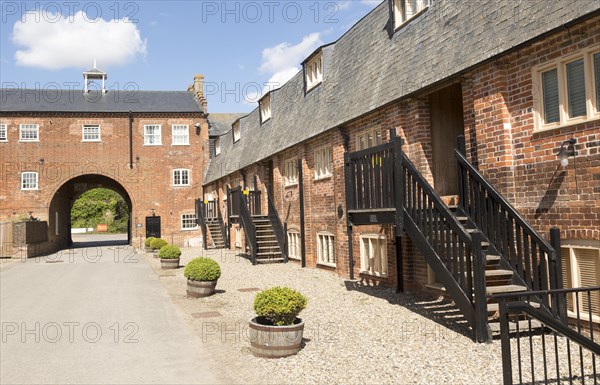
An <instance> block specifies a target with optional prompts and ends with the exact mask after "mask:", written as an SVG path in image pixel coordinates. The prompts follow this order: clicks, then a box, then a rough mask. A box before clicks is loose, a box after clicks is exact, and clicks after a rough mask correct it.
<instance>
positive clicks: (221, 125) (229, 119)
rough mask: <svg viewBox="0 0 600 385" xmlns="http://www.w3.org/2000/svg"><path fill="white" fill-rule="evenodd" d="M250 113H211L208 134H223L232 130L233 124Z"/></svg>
mask: <svg viewBox="0 0 600 385" xmlns="http://www.w3.org/2000/svg"><path fill="white" fill-rule="evenodd" d="M246 115H248V114H243V113H242V114H239V113H235V114H233V113H211V114H210V115H208V135H209V136H221V135H224V134H226V133H227V131H229V130H231V125H232V124H233V123H234V122H235V121H236V120H238V119H240V118H243V117H244V116H246Z"/></svg>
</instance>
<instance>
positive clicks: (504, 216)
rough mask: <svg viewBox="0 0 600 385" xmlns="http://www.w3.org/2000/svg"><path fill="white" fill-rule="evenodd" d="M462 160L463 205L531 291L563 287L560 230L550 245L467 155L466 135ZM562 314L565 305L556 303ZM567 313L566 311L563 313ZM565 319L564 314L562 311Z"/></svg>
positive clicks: (461, 146) (460, 152)
mask: <svg viewBox="0 0 600 385" xmlns="http://www.w3.org/2000/svg"><path fill="white" fill-rule="evenodd" d="M455 153H456V159H457V161H458V177H459V206H460V209H461V210H462V211H463V212H464V214H465V215H466V216H468V217H469V219H470V220H471V221H472V222H473V224H474V225H475V226H477V227H478V228H479V229H480V230H481V232H482V233H483V234H484V235H485V236H486V237H487V239H488V240H489V242H490V244H491V246H492V247H493V248H494V249H495V250H496V251H497V252H498V254H499V255H500V256H501V257H502V259H503V260H504V261H505V262H506V263H507V264H508V265H510V266H511V267H512V269H513V270H514V271H515V273H516V274H517V275H518V277H519V278H520V279H521V281H522V282H521V283H523V284H525V286H527V287H528V288H529V289H530V290H549V289H561V288H562V283H563V281H562V267H561V258H560V254H559V253H560V233H559V232H558V231H553V232H552V233H551V234H552V238H553V239H552V243H553V246H554V247H553V246H551V245H550V243H548V242H547V241H546V240H545V239H544V238H542V236H541V235H540V234H539V233H538V232H537V231H536V230H535V229H534V228H533V227H532V226H531V225H530V224H529V223H527V221H526V220H525V219H524V218H523V217H522V216H521V215H520V214H519V213H518V212H517V210H516V209H515V208H514V207H513V206H512V205H511V204H510V203H509V202H508V201H507V200H506V199H505V198H504V197H503V196H502V195H501V194H500V193H499V192H498V191H497V190H496V189H495V188H494V187H493V186H492V185H491V184H490V183H489V182H488V181H487V179H486V178H485V177H484V176H483V175H481V173H480V172H479V171H478V170H477V169H476V168H475V167H474V166H473V165H472V164H471V163H469V161H468V160H467V159H466V157H465V155H464V154H465V144H464V137H463V136H460V137H459V139H458V149H457V150H456V151H455ZM553 307H554V308H553V311H554V312H555V313H561V312H563V309H564V304H561V303H560V302H559V303H558V304H555V305H554V306H553ZM563 313H564V312H563ZM562 317H563V318H564V314H562Z"/></svg>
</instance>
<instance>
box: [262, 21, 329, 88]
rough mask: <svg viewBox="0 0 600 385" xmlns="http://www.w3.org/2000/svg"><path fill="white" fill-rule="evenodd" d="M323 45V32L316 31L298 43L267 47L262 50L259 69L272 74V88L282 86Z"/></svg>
mask: <svg viewBox="0 0 600 385" xmlns="http://www.w3.org/2000/svg"><path fill="white" fill-rule="evenodd" d="M321 45H323V42H322V41H321V34H320V33H318V32H314V33H311V34H309V35H307V36H304V37H303V38H302V41H301V42H300V43H298V44H296V45H291V44H290V43H281V44H277V45H276V46H274V47H270V48H265V49H264V50H263V52H262V64H261V65H260V67H259V68H258V70H259V71H260V72H261V73H267V74H270V78H269V84H270V86H269V87H270V88H278V87H281V86H282V85H283V84H284V83H285V82H287V81H288V80H290V79H291V78H292V77H294V75H296V73H298V71H300V63H302V62H303V61H304V59H306V57H307V56H308V55H310V54H311V53H312V52H313V51H314V50H315V49H317V48H318V47H319V46H321ZM266 88H268V87H266Z"/></svg>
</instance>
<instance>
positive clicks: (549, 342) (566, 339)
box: [493, 287, 600, 385]
mask: <svg viewBox="0 0 600 385" xmlns="http://www.w3.org/2000/svg"><path fill="white" fill-rule="evenodd" d="M511 296H512V297H513V298H514V294H512V295H511V294H497V295H495V296H493V298H494V299H496V300H500V301H503V300H507V299H508V298H510V297H511ZM519 297H521V299H522V300H521V301H510V302H501V303H500V333H501V334H500V335H501V340H502V367H503V373H504V378H503V380H504V384H505V385H511V384H514V383H518V384H536V383H545V384H548V383H558V384H560V383H561V382H565V383H573V382H574V381H576V382H577V383H581V384H586V383H588V384H592V383H593V384H598V382H600V377H599V375H600V367H599V366H598V365H600V357H599V355H600V345H599V344H598V341H599V338H598V334H599V333H600V323H599V322H600V314H599V313H600V287H589V288H578V289H558V290H545V291H532V292H527V293H525V294H522V295H521V294H520V295H519ZM539 297H550V302H560V301H561V300H564V299H565V297H567V298H569V306H570V309H569V310H570V311H569V313H568V319H567V320H561V319H560V317H557V316H555V315H553V314H551V313H549V312H548V311H546V310H544V309H541V308H539V306H538V302H537V301H538V298H539ZM511 336H513V337H515V338H512V339H511ZM513 347H514V348H516V349H515V350H516V351H515V350H513ZM515 364H516V365H515Z"/></svg>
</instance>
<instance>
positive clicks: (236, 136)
mask: <svg viewBox="0 0 600 385" xmlns="http://www.w3.org/2000/svg"><path fill="white" fill-rule="evenodd" d="M241 137H242V131H241V130H240V121H239V120H238V121H237V122H235V123H233V143H235V142H237V141H239V140H240V138H241Z"/></svg>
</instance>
